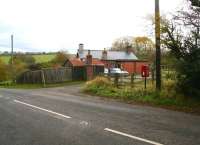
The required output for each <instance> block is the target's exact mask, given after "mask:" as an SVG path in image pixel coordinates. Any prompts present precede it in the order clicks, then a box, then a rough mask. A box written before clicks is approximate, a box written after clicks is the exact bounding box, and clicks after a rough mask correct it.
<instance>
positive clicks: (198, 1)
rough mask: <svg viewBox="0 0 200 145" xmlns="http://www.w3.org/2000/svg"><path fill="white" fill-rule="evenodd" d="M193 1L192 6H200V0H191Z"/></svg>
mask: <svg viewBox="0 0 200 145" xmlns="http://www.w3.org/2000/svg"><path fill="white" fill-rule="evenodd" d="M190 1H191V3H192V6H196V7H200V0H190Z"/></svg>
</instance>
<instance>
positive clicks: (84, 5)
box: [0, 0, 183, 52]
mask: <svg viewBox="0 0 200 145" xmlns="http://www.w3.org/2000/svg"><path fill="white" fill-rule="evenodd" d="M0 3H1V9H0V49H1V50H0V51H5V50H7V51H9V50H10V48H9V47H10V35H11V34H12V33H13V34H14V38H15V39H14V40H15V41H14V44H15V50H16V51H58V50H61V49H64V48H65V49H66V50H68V51H70V52H75V51H76V49H77V46H78V43H84V44H85V47H87V48H88V49H103V48H104V47H110V46H111V44H112V42H113V40H114V39H116V38H118V37H122V36H139V35H141V36H142V35H147V23H146V19H145V17H146V16H147V15H150V14H153V12H154V0H6V1H5V0H0ZM160 3H161V11H162V13H165V14H167V13H171V12H173V11H175V10H177V9H178V7H180V6H181V4H182V3H183V0H160Z"/></svg>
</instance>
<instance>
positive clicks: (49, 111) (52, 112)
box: [14, 100, 72, 119]
mask: <svg viewBox="0 0 200 145" xmlns="http://www.w3.org/2000/svg"><path fill="white" fill-rule="evenodd" d="M14 102H16V103H20V104H23V105H26V106H29V107H32V108H36V109H39V110H42V111H46V112H48V113H51V114H55V115H58V116H61V117H64V118H67V119H69V118H72V117H70V116H66V115H63V114H60V113H57V112H54V111H51V110H47V109H44V108H41V107H37V106H34V105H31V104H28V103H25V102H21V101H18V100H14Z"/></svg>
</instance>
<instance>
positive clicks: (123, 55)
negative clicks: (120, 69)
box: [79, 50, 138, 60]
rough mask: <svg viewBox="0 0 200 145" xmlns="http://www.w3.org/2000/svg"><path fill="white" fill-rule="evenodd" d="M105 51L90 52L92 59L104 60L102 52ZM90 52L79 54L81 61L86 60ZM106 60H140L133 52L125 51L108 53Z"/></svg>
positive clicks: (85, 51) (84, 51)
mask: <svg viewBox="0 0 200 145" xmlns="http://www.w3.org/2000/svg"><path fill="white" fill-rule="evenodd" d="M103 51H104V50H90V54H91V55H92V58H97V59H100V60H101V59H102V52H103ZM87 54H88V50H83V51H82V52H79V57H80V58H81V59H83V58H86V56H87ZM106 60H138V58H137V57H136V56H135V55H134V54H133V52H130V53H127V52H125V51H107V59H106Z"/></svg>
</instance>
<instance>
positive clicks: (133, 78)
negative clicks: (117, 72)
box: [131, 73, 135, 88]
mask: <svg viewBox="0 0 200 145" xmlns="http://www.w3.org/2000/svg"><path fill="white" fill-rule="evenodd" d="M134 80H135V74H134V73H132V74H131V88H133V87H134Z"/></svg>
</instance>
